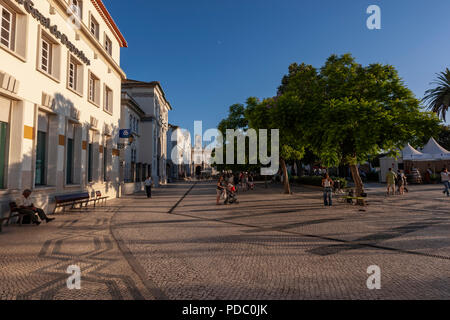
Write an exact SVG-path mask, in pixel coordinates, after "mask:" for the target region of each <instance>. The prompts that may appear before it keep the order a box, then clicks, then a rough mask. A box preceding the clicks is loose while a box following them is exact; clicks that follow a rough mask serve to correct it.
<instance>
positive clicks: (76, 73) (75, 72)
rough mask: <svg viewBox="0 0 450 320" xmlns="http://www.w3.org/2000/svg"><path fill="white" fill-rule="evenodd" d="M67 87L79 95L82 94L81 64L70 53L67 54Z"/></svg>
mask: <svg viewBox="0 0 450 320" xmlns="http://www.w3.org/2000/svg"><path fill="white" fill-rule="evenodd" d="M67 87H68V88H70V89H72V90H73V91H75V92H77V93H78V94H79V95H82V94H83V65H82V64H81V63H80V62H79V61H78V60H77V59H75V58H74V57H73V56H72V55H69V65H68V70H67Z"/></svg>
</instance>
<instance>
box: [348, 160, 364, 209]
mask: <svg viewBox="0 0 450 320" xmlns="http://www.w3.org/2000/svg"><path fill="white" fill-rule="evenodd" d="M350 171H351V172H352V177H353V182H354V183H355V197H361V195H362V194H363V193H364V184H363V182H362V179H361V176H360V175H359V170H358V167H357V166H356V164H351V165H350ZM358 204H359V205H361V206H363V205H365V203H364V200H358Z"/></svg>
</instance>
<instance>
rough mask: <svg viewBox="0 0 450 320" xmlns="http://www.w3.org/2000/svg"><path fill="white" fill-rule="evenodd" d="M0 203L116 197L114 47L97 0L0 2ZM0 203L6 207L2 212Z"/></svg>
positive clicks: (112, 31)
mask: <svg viewBox="0 0 450 320" xmlns="http://www.w3.org/2000/svg"><path fill="white" fill-rule="evenodd" d="M0 11H1V14H0V17H1V18H0V19H1V23H0V24H1V26H2V32H1V37H0V203H1V206H2V208H5V207H6V206H7V203H8V202H9V201H11V200H13V199H15V198H16V197H17V196H18V195H20V193H21V191H22V190H24V189H32V190H33V201H34V203H35V204H36V205H39V206H41V207H44V208H45V209H47V210H52V205H53V199H54V196H55V195H60V194H70V193H76V192H85V191H88V192H90V193H91V194H92V193H93V192H94V191H101V192H102V193H103V195H108V196H110V197H116V196H119V192H120V190H119V185H120V181H119V178H120V177H119V174H118V173H119V150H118V149H117V144H118V142H119V137H118V130H119V120H120V114H121V108H120V104H121V82H122V80H123V79H125V78H126V76H125V74H124V72H123V71H122V69H121V68H120V49H121V48H122V47H126V46H127V43H126V41H125V39H124V37H123V35H122V34H121V33H120V31H119V29H118V27H117V26H116V24H115V23H114V21H113V19H112V17H111V16H110V14H109V13H108V11H107V9H106V8H105V6H104V4H103V3H102V1H101V0H83V1H80V0H52V1H50V0H39V1H33V2H31V1H29V0H0ZM3 211H4V210H3Z"/></svg>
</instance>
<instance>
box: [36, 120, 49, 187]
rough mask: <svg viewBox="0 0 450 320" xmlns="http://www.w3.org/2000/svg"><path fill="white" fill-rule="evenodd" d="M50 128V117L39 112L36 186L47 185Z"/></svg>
mask: <svg viewBox="0 0 450 320" xmlns="http://www.w3.org/2000/svg"><path fill="white" fill-rule="evenodd" d="M48 127H49V117H48V115H47V114H46V113H44V112H39V113H38V127H37V130H38V132H37V139H36V172H35V180H34V183H35V185H36V186H44V185H46V184H47V153H48V152H47V149H48V143H47V139H48Z"/></svg>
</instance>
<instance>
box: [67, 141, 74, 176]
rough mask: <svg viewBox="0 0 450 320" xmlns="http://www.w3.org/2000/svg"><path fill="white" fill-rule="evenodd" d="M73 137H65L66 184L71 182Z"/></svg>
mask: <svg viewBox="0 0 450 320" xmlns="http://www.w3.org/2000/svg"><path fill="white" fill-rule="evenodd" d="M73 151H74V150H73V139H72V138H69V139H67V158H66V184H73V160H74V152H73Z"/></svg>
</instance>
